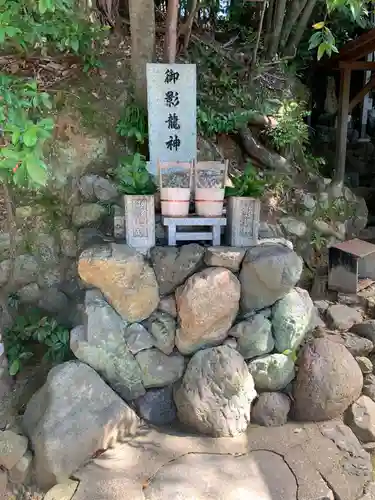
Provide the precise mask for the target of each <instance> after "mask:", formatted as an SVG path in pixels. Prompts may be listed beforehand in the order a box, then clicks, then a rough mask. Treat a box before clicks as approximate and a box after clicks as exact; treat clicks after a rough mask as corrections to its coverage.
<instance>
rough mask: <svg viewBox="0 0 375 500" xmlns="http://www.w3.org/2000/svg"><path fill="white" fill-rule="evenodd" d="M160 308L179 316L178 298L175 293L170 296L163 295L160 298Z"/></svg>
mask: <svg viewBox="0 0 375 500" xmlns="http://www.w3.org/2000/svg"><path fill="white" fill-rule="evenodd" d="M158 309H159V311H163V312H166V313H168V314H170V315H171V316H172V318H177V308H176V299H175V298H174V295H170V296H169V297H162V298H161V299H160V302H159V305H158Z"/></svg>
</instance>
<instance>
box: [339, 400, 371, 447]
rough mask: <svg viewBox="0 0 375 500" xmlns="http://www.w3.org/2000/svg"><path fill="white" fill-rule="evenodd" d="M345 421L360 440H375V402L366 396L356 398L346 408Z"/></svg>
mask: <svg viewBox="0 0 375 500" xmlns="http://www.w3.org/2000/svg"><path fill="white" fill-rule="evenodd" d="M345 423H346V424H347V425H348V426H349V427H350V428H351V430H352V431H353V432H354V434H355V435H356V436H357V438H358V439H359V440H360V441H362V442H364V443H369V442H372V441H375V402H374V401H373V400H372V399H370V398H369V397H368V396H361V397H360V398H358V399H357V401H355V402H354V403H353V404H352V405H351V406H350V407H349V408H348V410H347V412H346V414H345Z"/></svg>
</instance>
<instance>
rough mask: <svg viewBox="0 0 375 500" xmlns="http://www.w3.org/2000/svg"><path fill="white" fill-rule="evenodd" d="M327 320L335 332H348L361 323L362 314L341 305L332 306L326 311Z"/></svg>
mask: <svg viewBox="0 0 375 500" xmlns="http://www.w3.org/2000/svg"><path fill="white" fill-rule="evenodd" d="M327 319H328V321H329V323H330V326H332V328H336V329H337V330H349V329H350V328H351V327H352V326H353V325H354V324H355V323H361V321H362V319H363V318H362V313H361V312H360V311H359V310H358V309H354V308H352V307H349V306H345V305H342V304H334V305H333V306H330V307H329V308H328V310H327Z"/></svg>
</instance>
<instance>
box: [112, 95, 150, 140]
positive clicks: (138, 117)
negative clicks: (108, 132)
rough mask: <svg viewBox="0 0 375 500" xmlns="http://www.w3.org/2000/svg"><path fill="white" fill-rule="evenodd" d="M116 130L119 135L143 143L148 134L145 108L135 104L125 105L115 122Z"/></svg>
mask: <svg viewBox="0 0 375 500" xmlns="http://www.w3.org/2000/svg"><path fill="white" fill-rule="evenodd" d="M116 132H117V133H118V134H119V135H120V136H121V137H128V138H129V139H131V138H134V139H135V140H136V141H137V142H138V143H139V144H143V143H144V142H145V139H147V136H148V133H147V114H146V112H145V110H144V109H143V108H140V107H139V106H137V104H129V105H127V106H126V107H125V109H124V111H123V113H122V115H121V118H120V120H119V121H118V123H117V126H116Z"/></svg>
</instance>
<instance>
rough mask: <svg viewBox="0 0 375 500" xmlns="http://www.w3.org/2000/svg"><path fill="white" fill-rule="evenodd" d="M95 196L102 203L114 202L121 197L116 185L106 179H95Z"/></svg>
mask: <svg viewBox="0 0 375 500" xmlns="http://www.w3.org/2000/svg"><path fill="white" fill-rule="evenodd" d="M94 194H95V197H96V199H97V200H99V201H101V202H102V203H108V202H114V201H116V200H117V198H118V197H119V193H118V191H117V188H116V186H115V184H114V183H113V182H111V181H109V180H108V179H105V178H104V177H99V176H97V178H96V179H95V182H94Z"/></svg>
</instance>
